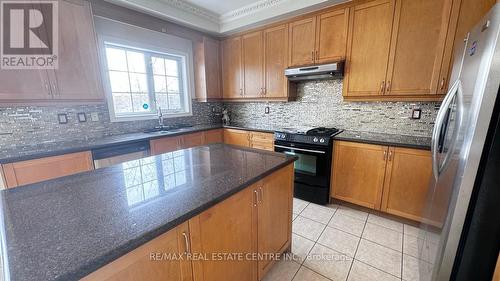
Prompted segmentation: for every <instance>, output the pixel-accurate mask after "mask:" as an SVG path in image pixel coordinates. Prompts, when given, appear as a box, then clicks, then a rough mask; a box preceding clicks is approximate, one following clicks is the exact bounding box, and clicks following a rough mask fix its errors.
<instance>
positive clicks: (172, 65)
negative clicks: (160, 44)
mask: <svg viewBox="0 0 500 281" xmlns="http://www.w3.org/2000/svg"><path fill="white" fill-rule="evenodd" d="M177 64H178V62H177V61H176V60H165V66H166V69H167V75H169V76H179V71H178V70H177Z"/></svg>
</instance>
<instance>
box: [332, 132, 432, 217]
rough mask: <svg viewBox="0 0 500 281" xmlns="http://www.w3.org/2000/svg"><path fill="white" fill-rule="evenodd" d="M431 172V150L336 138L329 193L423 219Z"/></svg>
mask: <svg viewBox="0 0 500 281" xmlns="http://www.w3.org/2000/svg"><path fill="white" fill-rule="evenodd" d="M431 175H432V163H431V153H430V151H427V150H421V149H409V148H400V147H388V146H382V145H373V144H364V143H355V142H345V141H337V142H335V149H334V156H333V171H332V184H331V192H330V193H331V196H332V197H333V198H336V199H340V200H343V201H347V202H351V203H354V204H357V205H361V206H364V207H368V208H372V209H376V210H381V211H383V212H387V213H390V214H393V215H397V216H400V217H404V218H407V219H411V220H415V221H421V222H424V219H423V211H424V208H425V203H426V199H427V192H428V189H429V183H430V178H431ZM425 222H426V223H430V224H433V225H437V226H439V225H440V223H441V222H440V221H439V219H437V220H435V221H425Z"/></svg>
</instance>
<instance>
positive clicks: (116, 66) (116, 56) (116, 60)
mask: <svg viewBox="0 0 500 281" xmlns="http://www.w3.org/2000/svg"><path fill="white" fill-rule="evenodd" d="M106 58H107V62H108V69H110V70H121V71H127V60H126V58H125V51H124V50H120V49H116V48H111V47H106Z"/></svg>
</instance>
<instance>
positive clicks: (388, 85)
mask: <svg viewBox="0 0 500 281" xmlns="http://www.w3.org/2000/svg"><path fill="white" fill-rule="evenodd" d="M390 91H391V81H387V86H386V87H385V92H386V93H389V92H390Z"/></svg>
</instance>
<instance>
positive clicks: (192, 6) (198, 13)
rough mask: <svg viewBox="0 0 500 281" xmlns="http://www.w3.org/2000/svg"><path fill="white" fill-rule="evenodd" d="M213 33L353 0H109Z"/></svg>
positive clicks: (248, 26)
mask: <svg viewBox="0 0 500 281" xmlns="http://www.w3.org/2000/svg"><path fill="white" fill-rule="evenodd" d="M106 1H108V2H111V3H114V4H117V5H120V6H125V7H128V8H130V9H134V10H138V11H142V12H145V13H148V14H151V15H154V16H157V17H160V18H165V19H167V20H170V21H174V22H177V23H179V24H182V25H186V26H189V27H192V28H195V29H198V30H202V31H205V32H209V33H212V34H214V35H229V34H231V33H235V32H238V31H241V30H245V29H249V28H253V27H256V26H259V25H263V24H267V23H269V22H272V21H276V20H281V19H284V18H287V17H292V16H295V15H298V14H301V13H306V12H310V11H314V10H317V9H320V8H323V7H325V6H330V5H334V4H338V3H343V2H348V1H351V0H226V1H220V0H106Z"/></svg>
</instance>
